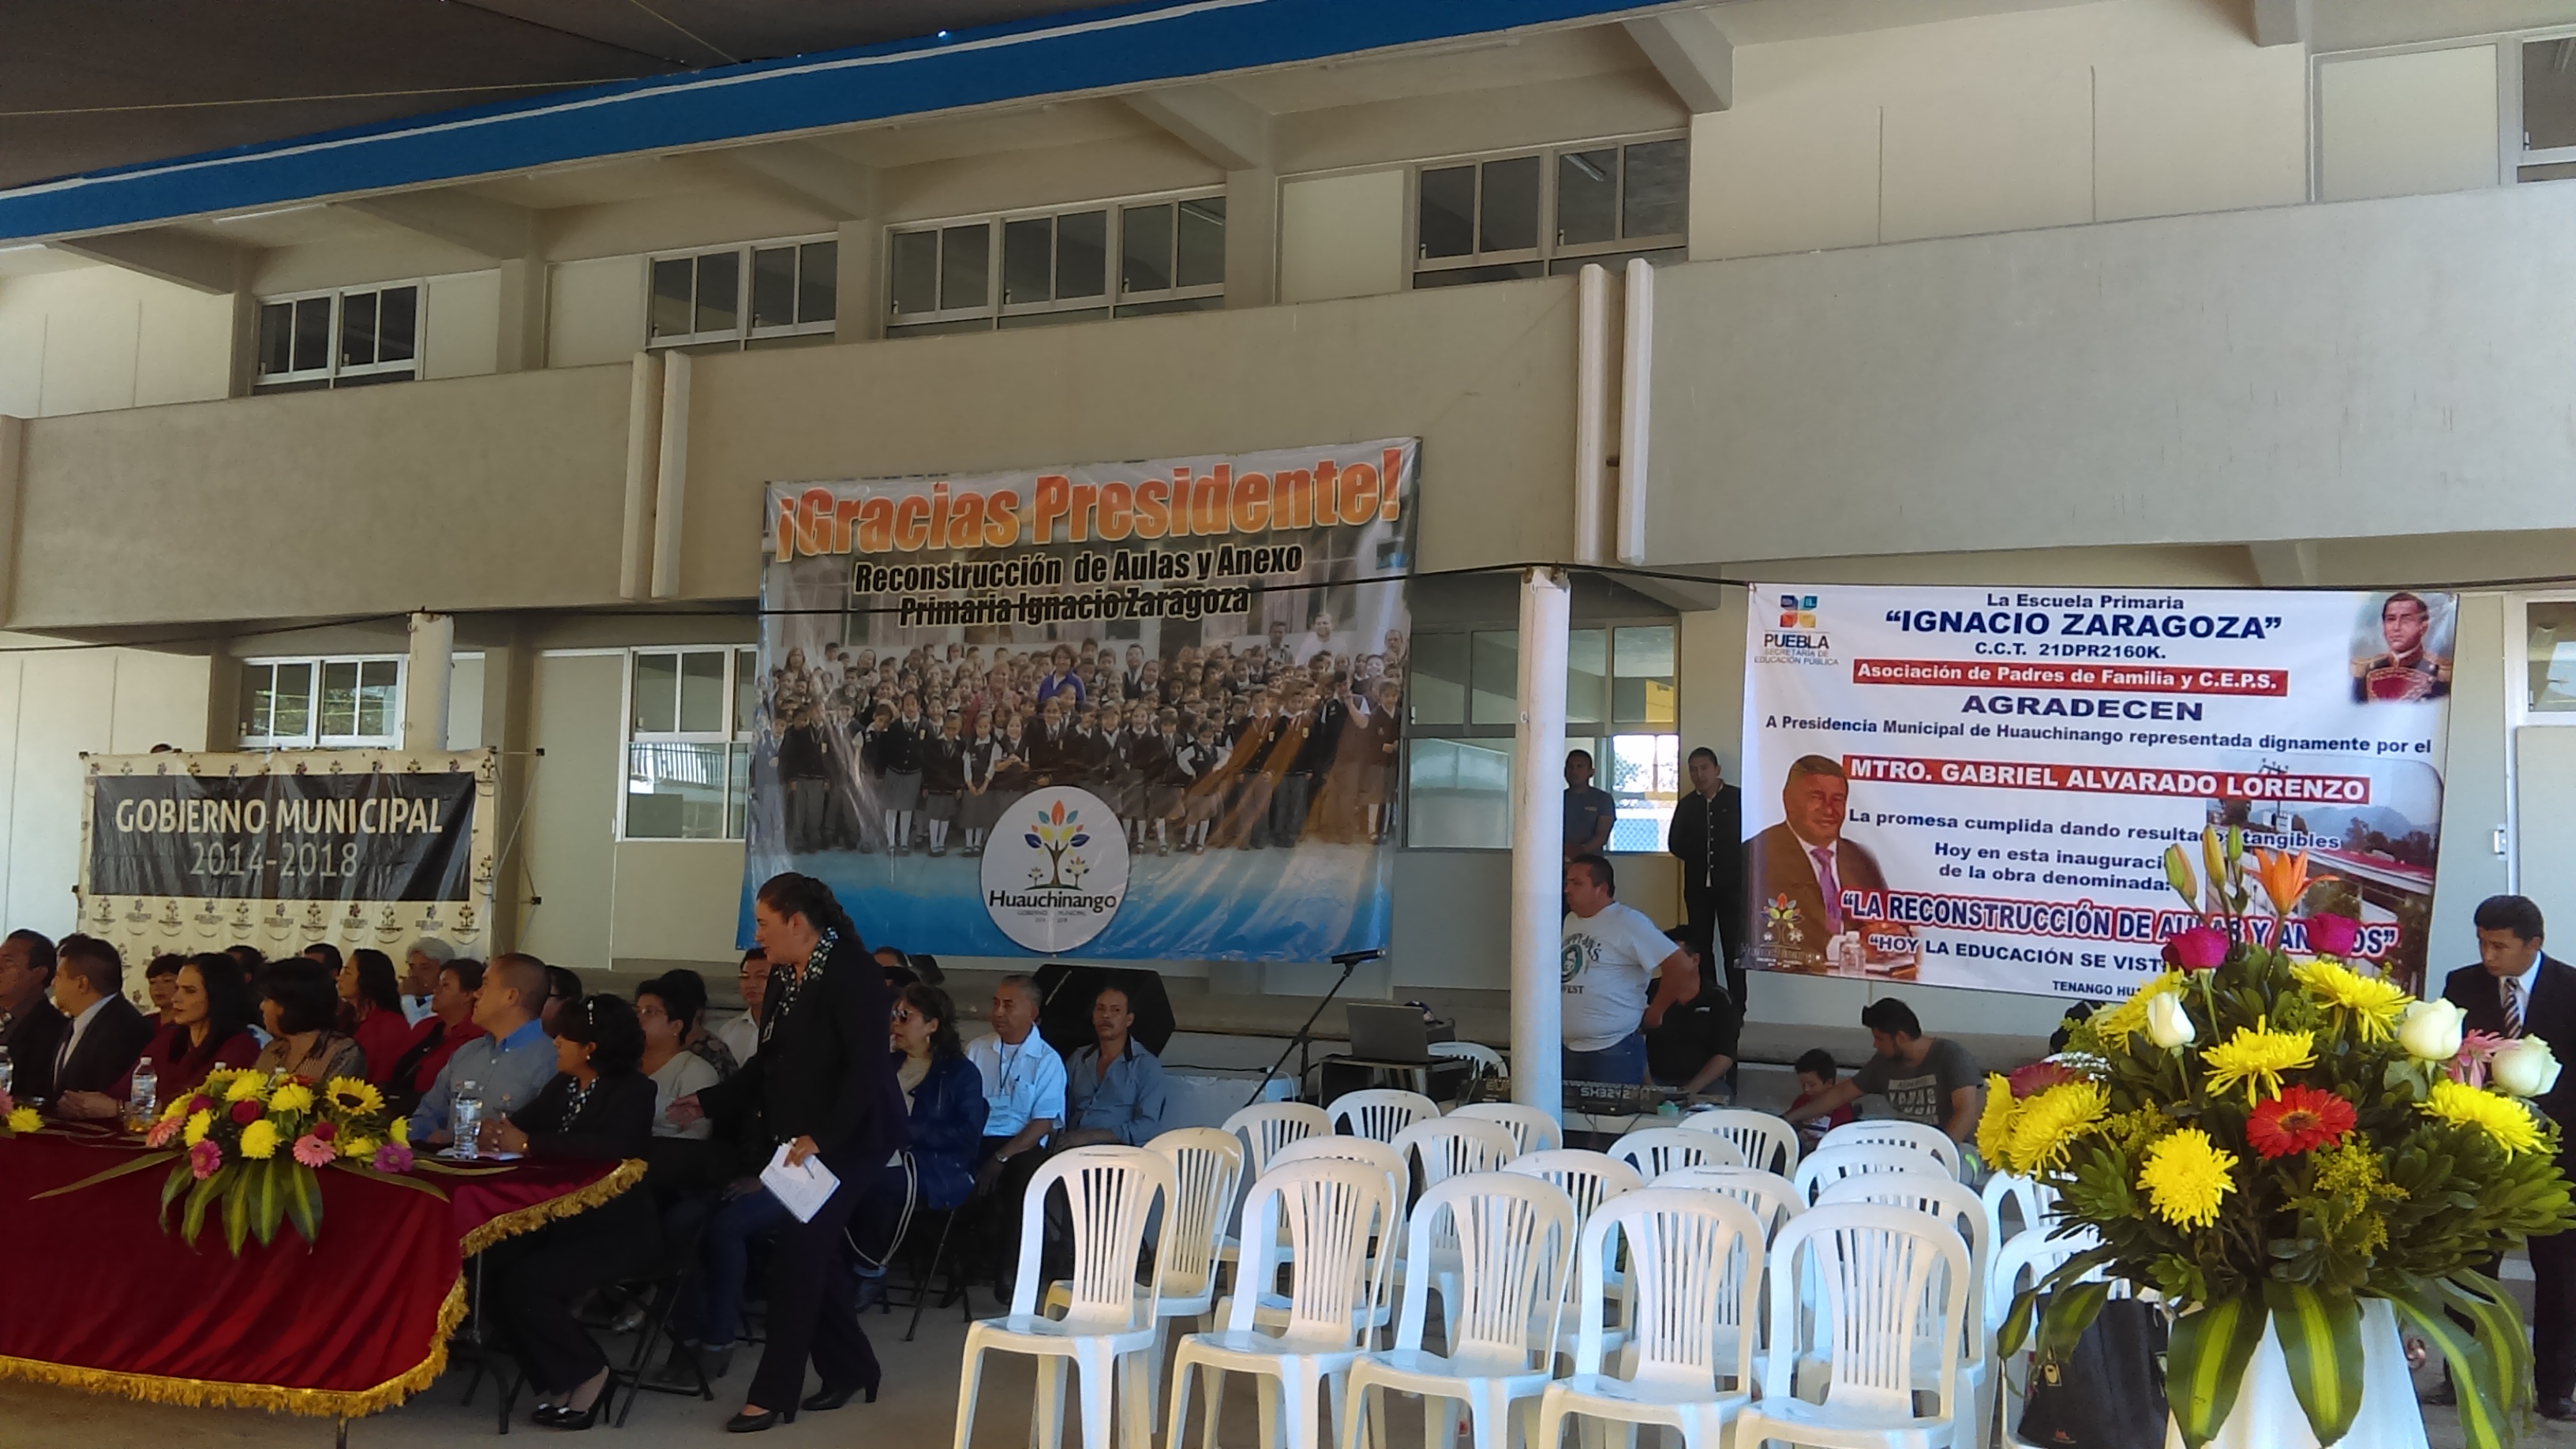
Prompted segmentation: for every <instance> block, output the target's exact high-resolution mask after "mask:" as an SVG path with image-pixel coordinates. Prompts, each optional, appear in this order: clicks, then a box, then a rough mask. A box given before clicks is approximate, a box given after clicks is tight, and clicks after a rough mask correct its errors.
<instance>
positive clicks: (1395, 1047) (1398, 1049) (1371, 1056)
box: [1344, 1001, 1431, 1066]
mask: <svg viewBox="0 0 2576 1449" xmlns="http://www.w3.org/2000/svg"><path fill="white" fill-rule="evenodd" d="M1344 1010H1346V1011H1348V1012H1349V1013H1350V1023H1351V1055H1352V1056H1354V1057H1358V1058H1361V1059H1362V1060H1365V1061H1372V1062H1400V1063H1402V1064H1404V1065H1406V1066H1413V1065H1417V1064H1420V1063H1423V1062H1428V1061H1430V1060H1431V1040H1430V1037H1429V1036H1428V1034H1427V1033H1426V1032H1425V1030H1424V1023H1423V1020H1422V1011H1421V1008H1419V1007H1413V1006H1404V1005H1372V1004H1369V1003H1366V1002H1356V1001H1355V1002H1353V1003H1351V1004H1350V1005H1349V1006H1347V1007H1345V1008H1344Z"/></svg>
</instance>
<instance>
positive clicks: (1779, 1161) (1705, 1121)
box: [1681, 1107, 1798, 1176]
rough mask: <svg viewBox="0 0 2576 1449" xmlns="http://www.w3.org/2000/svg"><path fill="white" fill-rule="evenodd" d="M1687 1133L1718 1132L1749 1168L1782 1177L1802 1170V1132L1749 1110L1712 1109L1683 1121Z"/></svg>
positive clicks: (1784, 1122)
mask: <svg viewBox="0 0 2576 1449" xmlns="http://www.w3.org/2000/svg"><path fill="white" fill-rule="evenodd" d="M1681 1125H1682V1130H1683V1131H1685V1132H1714V1133H1716V1134H1717V1135H1718V1136H1720V1137H1723V1138H1725V1139H1726V1140H1727V1141H1729V1142H1732V1143H1734V1144H1735V1150H1736V1151H1737V1152H1739V1153H1741V1154H1743V1157H1744V1162H1745V1165H1746V1166H1748V1167H1754V1168H1759V1169H1761V1170H1762V1171H1764V1172H1777V1173H1780V1174H1782V1175H1784V1176H1785V1175H1786V1174H1788V1173H1791V1172H1794V1171H1796V1170H1797V1167H1798V1129H1797V1128H1795V1127H1792V1126H1790V1125H1789V1123H1788V1121H1787V1120H1786V1119H1785V1118H1780V1117H1774V1116H1772V1115H1771V1114H1770V1113H1768V1112H1756V1111H1754V1110H1753V1109H1751V1108H1749V1107H1711V1108H1709V1109H1708V1110H1707V1111H1705V1112H1693V1113H1692V1114H1690V1115H1689V1116H1687V1117H1684V1118H1683V1119H1682V1123H1681Z"/></svg>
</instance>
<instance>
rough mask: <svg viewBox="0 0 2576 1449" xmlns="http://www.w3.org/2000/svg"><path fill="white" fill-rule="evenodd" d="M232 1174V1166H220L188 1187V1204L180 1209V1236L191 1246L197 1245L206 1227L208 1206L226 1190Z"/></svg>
mask: <svg viewBox="0 0 2576 1449" xmlns="http://www.w3.org/2000/svg"><path fill="white" fill-rule="evenodd" d="M231 1175H232V1168H231V1167H229V1166H226V1167H218V1168H216V1169H215V1170H214V1172H213V1173H212V1174H211V1175H209V1176H206V1177H201V1178H199V1179H197V1184H196V1186H194V1187H192V1188H190V1189H188V1201H187V1205H186V1206H184V1207H182V1208H180V1209H179V1236H180V1237H182V1238H185V1239H187V1241H188V1246H189V1247H192V1248H193V1247H195V1246H196V1245H197V1235H198V1234H199V1233H201V1232H204V1231H205V1229H206V1207H207V1205H208V1204H210V1203H212V1202H213V1201H214V1200H215V1195H216V1194H218V1193H220V1192H222V1191H223V1190H224V1183H225V1180H226V1179H227V1178H229V1177H230V1176H231Z"/></svg>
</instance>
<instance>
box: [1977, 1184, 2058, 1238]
mask: <svg viewBox="0 0 2576 1449" xmlns="http://www.w3.org/2000/svg"><path fill="white" fill-rule="evenodd" d="M1981 1195H1982V1196H1983V1197H1984V1198H1985V1200H1986V1221H1987V1225H1988V1226H1989V1227H1992V1228H1993V1229H1994V1233H1995V1241H1996V1242H1998V1243H2003V1242H2009V1241H2011V1240H2012V1238H2013V1237H2015V1236H2016V1235H2018V1234H2021V1233H2026V1232H2029V1231H2031V1230H2032V1229H2034V1228H2040V1229H2045V1228H2049V1227H2053V1226H2055V1225H2056V1222H2057V1193H2056V1192H2055V1191H2054V1190H2053V1189H2051V1188H2049V1187H2048V1186H2047V1185H2046V1184H2044V1183H2041V1182H2039V1181H2038V1180H2036V1179H2034V1178H2028V1177H2023V1176H2020V1175H2019V1174H2017V1173H2010V1172H1998V1173H1995V1174H1994V1175H1993V1176H1991V1177H1988V1178H1987V1179H1986V1186H1985V1191H1984V1192H1983V1193H1982V1194H1981ZM2006 1203H2011V1204H2012V1206H2013V1211H2014V1213H2015V1215H2016V1216H2017V1217H2018V1218H2019V1219H2020V1222H2019V1224H2018V1225H2017V1226H2015V1227H2014V1228H2012V1229H2011V1230H2009V1231H2007V1230H2006V1229H2005V1227H2004V1204H2006Z"/></svg>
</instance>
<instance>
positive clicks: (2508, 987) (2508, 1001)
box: [2504, 981, 2522, 1036]
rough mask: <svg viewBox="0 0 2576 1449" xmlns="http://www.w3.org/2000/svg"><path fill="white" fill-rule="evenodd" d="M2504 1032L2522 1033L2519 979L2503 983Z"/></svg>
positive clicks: (2509, 1033)
mask: <svg viewBox="0 0 2576 1449" xmlns="http://www.w3.org/2000/svg"><path fill="white" fill-rule="evenodd" d="M2504 1034H2505V1035H2506V1036H2520V1035H2522V983H2521V982H2520V981H2508V982H2506V983H2505V984H2504Z"/></svg>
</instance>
